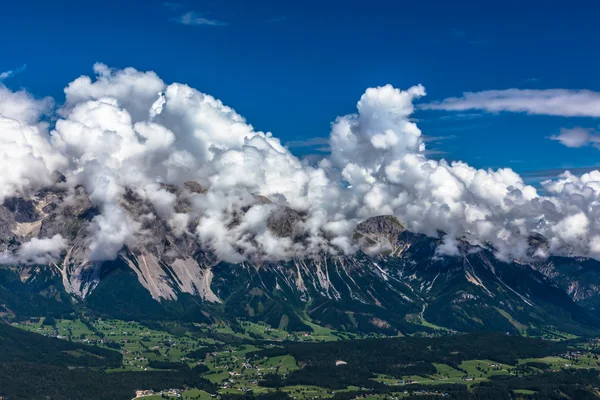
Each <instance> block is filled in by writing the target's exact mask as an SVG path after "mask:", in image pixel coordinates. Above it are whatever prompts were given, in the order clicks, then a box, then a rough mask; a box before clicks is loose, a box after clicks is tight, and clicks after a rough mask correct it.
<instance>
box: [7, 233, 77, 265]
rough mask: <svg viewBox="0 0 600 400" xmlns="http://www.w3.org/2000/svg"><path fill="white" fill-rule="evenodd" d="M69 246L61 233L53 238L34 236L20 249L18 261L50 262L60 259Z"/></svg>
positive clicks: (30, 262)
mask: <svg viewBox="0 0 600 400" xmlns="http://www.w3.org/2000/svg"><path fill="white" fill-rule="evenodd" d="M66 248H67V241H66V240H65V239H64V238H63V237H62V236H61V235H54V236H53V237H51V238H43V239H38V238H33V239H31V240H30V241H29V242H27V243H24V244H23V245H22V246H21V247H20V248H19V250H18V252H17V254H18V257H19V258H18V261H19V262H21V263H25V264H48V263H51V262H54V261H56V260H57V259H58V257H59V256H60V254H61V252H62V251H63V250H65V249H66Z"/></svg>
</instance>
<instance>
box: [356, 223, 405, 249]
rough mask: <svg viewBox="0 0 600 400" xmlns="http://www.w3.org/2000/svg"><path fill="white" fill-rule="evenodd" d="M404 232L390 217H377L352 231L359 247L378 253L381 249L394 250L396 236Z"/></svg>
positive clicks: (396, 241) (400, 225) (396, 240)
mask: <svg viewBox="0 0 600 400" xmlns="http://www.w3.org/2000/svg"><path fill="white" fill-rule="evenodd" d="M402 232H404V227H403V226H402V224H401V223H400V222H399V221H398V219H396V217H394V216H392V215H378V216H376V217H371V218H368V219H366V220H365V221H363V222H361V223H360V224H358V225H357V226H356V229H355V230H354V239H355V240H357V241H358V242H359V244H360V245H361V247H362V248H363V249H365V250H367V251H369V252H371V251H380V250H382V248H389V250H392V251H393V250H394V248H395V247H397V244H398V236H399V235H400V234H401V233H402Z"/></svg>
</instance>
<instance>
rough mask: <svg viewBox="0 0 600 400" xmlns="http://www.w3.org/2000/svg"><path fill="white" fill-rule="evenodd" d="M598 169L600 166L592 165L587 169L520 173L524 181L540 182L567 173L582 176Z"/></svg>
mask: <svg viewBox="0 0 600 400" xmlns="http://www.w3.org/2000/svg"><path fill="white" fill-rule="evenodd" d="M598 169H600V165H593V166H589V167H558V168H549V169H538V170H530V171H522V172H520V175H521V177H523V178H524V179H525V180H526V181H531V180H537V181H542V180H546V179H554V178H556V177H558V176H559V175H561V174H563V173H565V172H566V171H569V172H570V173H572V174H573V175H578V176H579V175H583V174H586V173H588V172H591V171H595V170H598Z"/></svg>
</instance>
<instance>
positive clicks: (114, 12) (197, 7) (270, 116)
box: [0, 0, 600, 178]
mask: <svg viewBox="0 0 600 400" xmlns="http://www.w3.org/2000/svg"><path fill="white" fill-rule="evenodd" d="M250 3H252V4H250ZM484 3H485V4H484ZM489 3H493V4H489ZM599 11H600V5H596V6H594V3H593V2H589V3H583V2H577V1H571V2H563V1H561V2H548V1H545V2H534V1H527V2H522V1H521V2H511V1H504V2H480V1H472V2H468V1H456V2H446V1H420V2H416V1H411V2H405V1H377V0H373V1H369V2H355V3H354V2H349V1H324V0H321V1H303V2H282V1H260V2H258V1H256V2H248V1H237V0H229V1H188V2H175V1H173V2H171V3H165V2H162V1H151V0H147V1H127V2H123V1H119V2H117V1H112V0H106V1H103V2H81V1H60V0H59V1H53V2H47V1H31V0H22V1H18V2H4V4H3V5H2V11H1V12H0V37H2V38H3V41H2V49H3V52H2V57H0V73H2V72H8V71H14V73H13V74H12V75H11V74H7V75H5V77H4V78H3V79H2V75H0V79H2V82H3V83H4V84H5V85H7V86H8V87H10V88H12V89H18V88H26V89H27V90H29V91H31V92H32V93H34V94H36V95H38V96H48V95H49V96H52V97H54V98H56V99H57V101H58V102H60V101H61V98H62V96H63V94H62V89H63V88H64V87H65V86H66V84H67V83H68V82H70V81H71V80H73V79H74V78H76V77H77V76H79V75H82V74H91V73H92V65H93V64H94V63H95V62H103V63H105V64H107V65H109V66H111V67H118V68H121V67H126V66H133V67H135V68H137V69H140V70H154V71H156V72H157V73H158V74H159V75H160V76H161V77H162V78H163V79H164V80H165V81H167V82H173V81H177V82H184V83H187V84H189V85H190V86H193V87H196V88H197V89H199V90H201V91H203V92H206V93H209V94H212V95H214V96H215V97H217V98H219V99H221V100H222V101H223V102H224V103H225V104H228V105H230V106H232V107H233V108H235V109H236V111H238V112H239V113H240V114H242V115H244V116H245V117H246V118H247V120H248V121H249V122H250V123H251V124H253V125H254V127H255V128H256V129H259V130H263V131H272V132H273V133H274V134H275V135H276V136H278V137H280V138H281V139H282V140H283V141H284V142H291V143H292V144H296V145H298V144H299V142H304V141H306V140H308V139H311V138H322V137H326V136H327V135H328V134H329V129H330V124H331V122H332V121H333V120H334V119H335V117H336V116H338V115H345V114H348V113H351V112H354V111H355V105H356V102H357V100H358V99H359V98H360V96H361V94H362V93H363V92H364V90H365V89H366V88H367V87H370V86H377V85H383V84H387V83H390V84H392V85H394V86H396V87H399V88H408V87H410V86H412V85H415V84H419V83H421V84H423V85H424V86H425V87H426V89H427V93H428V95H427V96H426V97H425V98H423V99H422V100H421V101H420V102H421V103H429V102H442V101H443V100H444V99H446V98H449V97H460V96H461V95H462V93H463V92H481V91H487V90H492V89H496V90H504V89H509V88H516V89H537V90H546V89H570V90H574V89H586V90H589V91H592V94H593V92H600V80H599V79H598V71H600V53H599V52H598V51H597V49H598V42H599V38H600V26H599V25H598V23H597V15H598V12H599ZM25 65H26V68H23V66H25ZM8 75H11V76H8ZM558 114H560V112H558ZM588 114H589V115H587V114H586V115H584V116H581V115H580V116H562V115H545V114H544V113H537V114H536V115H531V113H527V112H522V111H518V112H512V111H499V112H489V110H488V109H485V107H484V108H479V109H477V108H476V109H468V110H463V111H448V110H419V111H417V112H416V113H415V115H414V117H415V119H416V120H417V121H418V124H419V127H420V128H421V130H422V131H423V133H424V134H425V135H427V136H429V137H431V138H434V139H435V138H437V139H435V140H432V141H430V142H429V143H428V147H429V148H431V149H434V150H435V152H434V153H433V156H435V157H445V158H447V159H450V160H464V161H466V162H468V163H469V164H471V165H473V166H476V167H486V168H487V167H491V168H497V167H504V166H506V167H511V168H513V169H515V170H516V171H519V172H523V171H538V172H533V173H530V175H528V176H533V177H535V178H537V177H538V176H540V175H544V176H545V175H547V174H548V173H547V172H546V170H551V171H554V170H562V169H564V168H582V167H589V166H597V165H598V161H597V160H598V156H599V155H600V153H599V152H600V150H598V149H597V148H596V147H594V146H588V145H582V146H580V147H577V148H574V147H566V146H564V145H563V144H561V143H560V142H559V141H556V140H550V139H549V138H548V137H550V136H556V135H558V134H559V133H560V131H561V129H572V128H576V127H580V128H584V129H589V132H590V135H591V137H593V138H595V136H594V135H595V130H596V128H597V127H598V125H599V121H598V115H596V114H595V112H590V113H588ZM594 140H595V139H594ZM594 140H590V141H589V143H592V142H593V143H596V142H595V141H594ZM311 143H316V145H315V146H304V147H302V146H300V147H293V148H292V150H293V151H294V152H295V153H297V154H307V153H311V152H318V149H319V148H320V147H322V145H321V144H320V143H321V141H320V140H318V139H317V140H315V139H313V140H312V142H311ZM586 144H588V143H587V142H586ZM583 170H585V169H580V170H578V171H583ZM539 171H542V172H539Z"/></svg>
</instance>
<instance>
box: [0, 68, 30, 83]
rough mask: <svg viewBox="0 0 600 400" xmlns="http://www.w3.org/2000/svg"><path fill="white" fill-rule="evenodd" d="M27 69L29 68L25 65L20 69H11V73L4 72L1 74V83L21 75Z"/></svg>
mask: <svg viewBox="0 0 600 400" xmlns="http://www.w3.org/2000/svg"><path fill="white" fill-rule="evenodd" d="M25 68H27V65H25V64H23V65H21V66H20V67H19V68H15V69H11V70H9V71H4V72H0V81H3V80H5V79H8V78H10V77H12V76H14V75H16V74H19V73H21V72H23V71H25Z"/></svg>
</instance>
